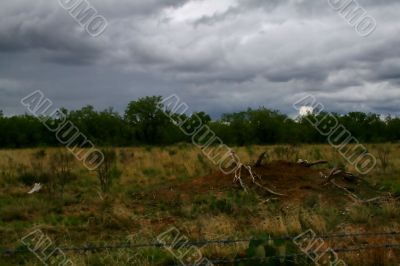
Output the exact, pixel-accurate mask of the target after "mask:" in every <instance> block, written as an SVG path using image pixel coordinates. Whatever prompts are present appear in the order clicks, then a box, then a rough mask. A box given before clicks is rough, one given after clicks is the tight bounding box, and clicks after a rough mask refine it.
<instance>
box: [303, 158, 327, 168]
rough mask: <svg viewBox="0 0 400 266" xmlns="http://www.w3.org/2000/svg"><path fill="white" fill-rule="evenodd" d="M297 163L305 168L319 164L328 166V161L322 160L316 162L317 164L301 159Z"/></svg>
mask: <svg viewBox="0 0 400 266" xmlns="http://www.w3.org/2000/svg"><path fill="white" fill-rule="evenodd" d="M297 163H298V164H301V165H303V166H305V167H311V166H314V165H319V164H327V163H328V161H325V160H320V161H316V162H312V163H310V162H309V161H307V160H302V159H299V160H298V161H297Z"/></svg>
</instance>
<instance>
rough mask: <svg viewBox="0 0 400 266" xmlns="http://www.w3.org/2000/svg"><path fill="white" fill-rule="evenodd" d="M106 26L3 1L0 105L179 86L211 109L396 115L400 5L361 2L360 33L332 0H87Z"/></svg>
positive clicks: (126, 95) (197, 104) (105, 100)
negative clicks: (90, 30)
mask: <svg viewBox="0 0 400 266" xmlns="http://www.w3.org/2000/svg"><path fill="white" fill-rule="evenodd" d="M89 2H90V4H91V5H93V6H94V7H95V8H96V9H97V10H98V12H99V14H101V15H103V16H104V17H105V18H106V19H107V21H108V22H109V25H108V27H107V29H106V31H105V32H104V34H102V35H101V36H100V37H97V38H93V37H91V36H90V35H88V34H87V33H86V32H85V31H84V29H83V28H81V26H80V25H79V24H78V23H77V22H76V21H74V19H73V18H72V17H71V16H70V15H69V14H68V12H67V11H66V10H64V9H63V8H62V7H61V6H60V5H59V4H58V2H57V1H48V0H42V1H28V0H3V1H2V2H1V3H0V109H3V110H4V111H5V113H6V114H15V113H22V112H23V111H24V110H23V108H22V107H21V106H20V104H19V99H20V98H22V97H23V96H25V95H26V94H28V93H29V92H30V91H33V90H35V89H42V90H43V91H44V92H45V94H46V95H47V96H48V97H49V98H51V99H53V100H54V102H55V103H56V104H57V105H60V106H65V107H68V108H79V107H81V106H83V105H86V104H92V105H95V106H96V107H98V108H104V107H107V106H115V107H117V109H118V110H122V109H123V108H124V106H125V105H126V104H127V102H128V101H129V100H133V99H136V98H137V97H141V96H145V95H164V96H167V95H169V94H171V93H176V94H178V95H180V96H181V98H182V99H183V100H184V101H186V102H187V103H188V104H189V105H191V107H192V109H194V110H205V111H207V112H210V113H212V114H213V115H214V116H216V115H218V114H220V113H222V112H227V111H237V110H241V109H243V108H246V107H248V106H251V107H258V106H265V107H269V108H274V109H280V110H282V111H284V112H286V113H292V112H294V110H293V108H292V107H291V105H292V103H293V102H295V101H296V100H297V99H298V98H299V97H301V96H303V95H304V94H306V93H312V94H313V95H315V96H316V97H317V98H318V100H319V101H320V102H322V103H324V104H325V105H326V107H327V109H329V110H332V111H337V112H347V111H353V110H361V111H373V112H379V113H384V114H386V113H393V114H399V113H400V109H399V107H398V106H399V101H400V90H399V84H400V58H399V57H400V51H399V50H400V35H399V34H398V33H399V30H400V27H399V25H400V24H399V18H398V13H399V11H400V3H399V2H398V1H394V0H386V1H372V0H364V1H361V0H360V1H359V2H358V3H359V5H360V6H362V7H363V8H364V9H365V10H366V11H367V13H368V14H369V15H370V16H372V17H374V18H375V20H376V21H377V29H376V30H375V31H374V32H373V33H372V34H371V35H370V36H368V37H361V36H359V35H358V34H357V33H356V31H355V30H354V28H353V27H352V26H351V25H349V24H348V23H347V22H346V20H344V19H343V18H342V16H340V14H338V13H337V11H335V10H333V9H332V8H331V6H330V5H329V3H328V1H317V0H307V1H306V0H271V1H261V0H218V1H212V0H189V1H183V0H146V1H142V0H140V1H129V0H118V1H111V0H90V1H89Z"/></svg>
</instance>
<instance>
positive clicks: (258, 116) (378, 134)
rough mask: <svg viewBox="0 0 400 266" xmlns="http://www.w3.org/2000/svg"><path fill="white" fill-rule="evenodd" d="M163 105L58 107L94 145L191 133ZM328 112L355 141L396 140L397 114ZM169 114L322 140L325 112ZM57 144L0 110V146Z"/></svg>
mask: <svg viewBox="0 0 400 266" xmlns="http://www.w3.org/2000/svg"><path fill="white" fill-rule="evenodd" d="M163 108H164V106H163V103H162V97H161V96H149V97H144V98H140V99H138V100H136V101H132V102H130V103H129V104H128V106H127V107H126V109H125V112H124V114H123V115H121V114H119V113H118V112H115V111H114V110H113V109H112V108H108V109H106V110H102V111H96V110H95V109H94V108H93V106H85V107H83V108H81V109H79V110H72V111H69V110H66V109H62V112H63V113H64V114H65V116H66V118H67V120H68V121H71V122H72V123H73V124H74V125H75V126H76V127H77V128H78V129H79V131H80V132H81V133H83V134H84V135H85V136H86V137H87V138H88V139H89V140H91V141H92V142H93V143H95V144H96V145H98V146H139V145H170V144H175V143H179V142H191V137H190V136H187V135H185V134H184V133H183V132H182V131H181V130H180V128H179V127H178V126H177V125H176V122H174V121H176V119H173V120H171V119H170V117H169V116H167V115H165V113H164V112H163V111H162V110H163ZM331 115H333V116H334V117H335V118H336V119H337V121H338V122H339V124H341V125H343V126H344V127H345V128H346V129H347V130H348V131H350V133H351V134H352V135H353V136H354V137H355V138H356V139H357V140H358V141H359V142H362V143H379V142H396V141H399V140H400V118H397V117H391V116H388V117H386V118H385V119H381V117H380V115H379V114H375V113H363V112H350V113H347V114H337V113H334V114H331ZM170 116H179V117H178V118H179V121H186V123H188V125H189V124H190V123H191V122H193V123H196V122H198V120H199V119H200V120H201V123H202V124H203V125H207V126H208V127H209V128H210V129H211V130H212V131H213V132H214V133H215V134H216V136H218V137H219V138H221V140H222V141H223V142H224V143H226V144H229V145H238V146H243V145H250V144H275V143H281V144H297V143H326V136H323V135H321V134H320V133H319V132H318V131H317V130H316V129H315V127H314V126H313V125H312V124H311V123H310V122H309V120H310V119H312V120H313V121H321V120H322V118H323V117H324V116H326V113H320V114H308V115H307V116H302V117H298V118H296V119H292V118H290V117H288V116H287V115H286V114H283V113H281V112H279V111H276V110H270V109H267V108H264V107H260V108H258V109H251V108H249V109H247V110H245V111H241V112H234V113H227V114H223V115H222V116H221V117H220V118H219V119H218V120H212V119H211V117H210V116H209V115H208V114H207V113H205V112H197V113H193V114H192V115H190V116H187V115H186V114H172V113H171V114H170ZM195 118H196V121H194V120H195ZM48 119H57V118H48ZM191 120H193V121H191ZM60 145H61V144H60V143H59V142H58V141H57V139H56V136H55V134H54V133H52V132H50V131H49V130H48V129H47V128H46V127H45V126H44V125H43V124H42V123H41V122H40V120H39V119H37V118H36V117H34V116H32V115H28V114H25V115H18V116H12V117H5V116H4V115H3V112H2V111H0V147H1V148H23V147H38V146H43V147H47V146H60Z"/></svg>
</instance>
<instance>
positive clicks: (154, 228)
mask: <svg viewBox="0 0 400 266" xmlns="http://www.w3.org/2000/svg"><path fill="white" fill-rule="evenodd" d="M399 147H400V146H399V145H398V144H369V145H367V148H368V150H369V152H370V153H371V154H374V155H376V157H377V158H378V164H377V166H376V167H375V168H374V170H373V171H372V172H371V173H369V174H368V175H366V176H363V177H362V179H363V181H365V182H367V183H365V184H364V183H362V184H356V185H348V186H347V187H348V188H349V189H351V190H352V192H353V193H357V194H358V195H360V196H361V197H363V198H372V197H376V196H383V197H385V199H387V200H384V201H379V202H377V201H374V202H368V203H359V202H354V201H352V200H351V199H350V198H349V197H348V195H347V193H346V192H345V191H344V190H341V189H338V188H336V187H334V186H332V185H330V184H328V185H325V186H324V185H323V183H324V180H323V179H322V177H321V176H320V174H319V172H323V171H325V170H326V169H331V168H332V167H334V166H338V165H341V166H343V167H344V168H346V171H349V172H355V170H354V169H353V168H352V166H350V165H348V164H346V162H345V161H344V159H343V158H342V157H341V156H340V155H339V154H338V153H337V151H336V150H335V149H333V148H332V147H330V146H328V145H269V146H261V145H248V146H241V147H233V149H234V150H235V151H236V153H237V154H238V155H239V157H240V158H241V160H242V161H243V162H245V163H246V164H249V165H253V164H254V163H255V161H256V160H257V158H258V155H259V154H261V153H262V152H266V158H265V161H264V162H263V166H262V167H261V168H254V171H255V172H256V173H257V174H259V175H260V176H261V179H262V182H263V184H265V185H268V187H269V188H271V189H273V190H274V191H277V192H279V193H282V194H285V196H282V197H280V196H276V195H272V194H270V193H267V192H266V191H262V190H260V189H257V188H255V187H251V186H249V190H248V193H246V192H244V191H243V189H242V188H241V187H240V186H239V185H238V184H234V183H233V182H232V180H233V178H232V177H233V176H232V175H228V176H225V175H223V174H222V173H220V171H219V170H218V169H217V167H216V166H214V165H212V164H211V162H209V161H208V160H207V158H206V157H205V156H204V155H203V154H202V153H201V151H200V150H198V149H197V148H196V147H194V146H192V145H189V144H187V143H179V144H176V145H171V146H163V147H152V146H143V147H136V148H110V147H108V148H105V149H104V151H105V158H106V160H105V161H106V163H105V164H103V165H102V167H101V168H99V169H98V170H97V171H89V170H87V169H86V168H84V167H83V165H82V164H81V163H80V162H79V161H77V160H75V159H74V157H73V156H72V155H71V154H69V153H68V152H67V150H66V149H63V148H36V149H4V150H0V217H1V219H0V235H1V238H0V246H1V247H2V248H8V249H23V245H22V244H21V242H20V239H21V238H22V237H23V236H24V235H26V234H28V233H29V232H32V231H33V230H35V229H41V230H42V231H43V232H45V233H46V234H47V235H48V236H49V237H50V238H51V239H52V240H53V241H54V243H56V245H57V246H59V247H84V246H87V245H112V244H120V243H149V242H151V243H153V242H155V241H156V237H157V235H159V234H160V233H162V232H164V231H166V230H167V229H169V228H170V227H171V226H175V227H176V228H178V229H179V230H180V231H181V232H182V233H183V234H184V235H186V236H187V237H188V238H189V239H192V240H201V239H228V238H229V239H236V238H237V239H243V238H250V237H255V238H262V237H266V239H267V238H268V236H271V237H274V236H275V237H277V236H295V235H298V234H299V233H301V232H304V231H305V230H307V229H312V230H314V231H315V232H316V233H318V234H334V233H343V232H345V233H356V232H357V233H358V232H394V231H396V232H399V231H400V204H399V197H400V179H399V174H400V156H399ZM299 159H304V160H309V161H316V160H327V161H328V165H327V166H315V167H313V168H312V169H309V168H304V167H303V168H302V166H300V165H298V164H297V163H296V162H297V161H298V160H299ZM243 179H244V180H245V181H246V183H247V184H250V183H251V181H250V180H249V177H248V176H247V177H246V176H245V175H243ZM37 182H40V183H41V184H42V185H43V188H42V190H40V191H39V192H37V193H34V194H27V192H28V191H29V190H30V189H31V188H32V186H33V184H34V183H37ZM260 182H261V181H260ZM267 242H268V241H267ZM387 242H390V243H392V244H399V243H400V237H399V236H392V237H390V238H387V237H385V238H383V237H381V236H369V237H350V238H343V239H328V240H327V244H329V246H330V247H332V248H346V247H352V246H357V245H361V244H375V245H379V244H385V243H387ZM268 243H269V245H272V246H274V248H275V249H274V250H275V251H276V252H278V253H279V254H281V255H282V254H283V255H284V254H286V253H291V252H292V253H293V252H294V253H298V252H300V251H299V250H298V249H297V250H296V249H295V248H294V247H293V245H291V244H290V243H275V244H274V243H272V244H271V242H268ZM252 245H253V249H254V243H251V242H250V241H247V242H246V241H244V242H239V243H235V244H232V245H223V244H210V245H205V246H204V247H202V248H201V251H202V253H203V254H204V256H206V257H207V258H210V259H212V258H226V259H233V258H238V257H243V256H246V254H248V252H249V250H250V249H249V246H252ZM256 249H257V248H256ZM257 254H258V253H257ZM258 255H259V256H265V254H261V255H260V254H258ZM67 256H68V257H69V258H70V259H71V260H72V261H73V262H74V263H75V264H76V265H170V264H171V265H172V264H174V263H177V261H175V260H174V258H173V256H172V255H171V254H170V253H168V252H167V251H166V250H164V249H162V248H156V247H146V248H140V249H113V250H101V251H86V252H67ZM339 256H340V258H341V259H343V260H344V261H346V263H347V264H348V265H397V264H396V262H398V261H400V254H399V252H398V250H395V249H393V250H388V249H374V250H366V251H357V252H349V253H340V254H339ZM270 263H272V262H270ZM273 263H277V262H273ZM285 263H286V262H285ZM0 264H1V265H41V262H40V261H39V260H37V259H36V258H35V257H34V255H33V254H31V253H21V254H9V255H5V256H2V257H1V258H0ZM238 265H239V264H238ZM240 265H256V264H254V263H252V264H243V263H242V264H240ZM262 265H279V264H262ZM281 265H292V264H281Z"/></svg>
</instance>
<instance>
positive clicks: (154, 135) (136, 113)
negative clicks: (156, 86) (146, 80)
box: [124, 96, 169, 144]
mask: <svg viewBox="0 0 400 266" xmlns="http://www.w3.org/2000/svg"><path fill="white" fill-rule="evenodd" d="M161 101H162V97H161V96H151V97H144V98H140V99H138V100H137V101H132V102H130V103H129V104H128V107H127V108H126V110H125V116H124V118H125V121H126V122H127V123H128V124H129V125H130V126H132V127H133V128H134V129H135V132H136V136H137V137H138V139H139V140H141V141H143V142H144V143H147V144H155V143H162V139H160V137H161V130H162V128H163V126H166V125H167V124H168V122H169V119H168V117H167V116H165V114H164V113H163V111H162V110H163V104H162V103H161Z"/></svg>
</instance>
